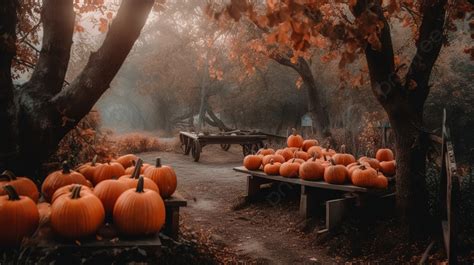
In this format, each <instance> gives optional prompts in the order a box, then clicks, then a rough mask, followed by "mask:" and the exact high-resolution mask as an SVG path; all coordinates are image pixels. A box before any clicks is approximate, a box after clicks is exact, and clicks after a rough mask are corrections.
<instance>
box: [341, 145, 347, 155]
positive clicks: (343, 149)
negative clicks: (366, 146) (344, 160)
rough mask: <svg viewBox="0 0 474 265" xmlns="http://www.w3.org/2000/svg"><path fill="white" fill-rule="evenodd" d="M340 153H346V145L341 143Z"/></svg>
mask: <svg viewBox="0 0 474 265" xmlns="http://www.w3.org/2000/svg"><path fill="white" fill-rule="evenodd" d="M341 153H343V154H345V153H346V145H345V144H343V145H341Z"/></svg>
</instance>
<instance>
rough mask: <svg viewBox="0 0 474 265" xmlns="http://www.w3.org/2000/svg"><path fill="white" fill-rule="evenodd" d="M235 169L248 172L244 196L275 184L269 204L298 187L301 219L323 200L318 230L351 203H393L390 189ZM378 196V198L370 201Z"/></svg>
mask: <svg viewBox="0 0 474 265" xmlns="http://www.w3.org/2000/svg"><path fill="white" fill-rule="evenodd" d="M234 171H237V172H241V173H245V174H246V175H247V199H248V200H250V201H252V200H254V199H255V198H256V197H258V195H259V193H260V190H261V185H263V184H267V183H277V184H278V185H279V186H278V192H274V193H270V194H269V195H268V196H267V197H266V198H265V199H266V200H267V201H268V202H269V203H271V204H274V203H278V202H279V199H280V197H281V196H284V195H282V194H281V193H282V189H283V188H290V189H291V188H294V187H298V186H299V187H298V188H300V189H301V195H300V209H299V212H300V215H301V216H302V217H304V218H307V217H311V216H313V215H314V214H315V212H316V211H315V210H316V207H317V206H318V205H319V204H320V203H324V205H325V207H326V229H323V230H320V231H319V233H323V232H327V231H330V230H332V229H333V228H335V227H336V226H338V225H339V224H340V223H341V221H342V220H343V219H344V217H346V215H347V213H348V212H349V210H350V209H351V208H352V207H354V205H363V204H365V202H367V201H377V203H382V204H385V203H387V202H389V203H392V202H393V199H394V197H395V193H393V190H392V189H387V190H378V189H367V188H363V187H358V186H354V185H350V184H346V185H334V184H329V183H326V182H324V181H307V180H302V179H299V178H285V177H283V176H271V175H267V174H265V173H264V172H262V171H253V170H248V169H246V168H245V167H235V168H234ZM393 180H394V178H389V183H393ZM374 198H377V200H373V199H374Z"/></svg>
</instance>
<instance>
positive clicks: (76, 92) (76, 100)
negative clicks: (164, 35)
mask: <svg viewBox="0 0 474 265" xmlns="http://www.w3.org/2000/svg"><path fill="white" fill-rule="evenodd" d="M153 3H154V1H153V0H124V1H123V2H122V4H121V6H120V8H119V10H118V13H117V16H116V18H115V19H114V20H113V22H112V25H111V27H110V29H109V31H108V33H107V36H106V37H105V40H104V42H103V44H102V46H101V47H100V48H99V50H98V51H97V52H93V53H92V54H91V56H90V57H89V61H88V63H87V65H86V66H85V68H84V69H83V71H82V72H81V73H80V74H79V76H78V77H77V78H76V79H75V80H74V81H73V82H72V83H71V85H70V86H68V87H67V88H64V89H63V90H62V91H61V92H60V93H58V94H57V95H56V96H55V97H54V98H53V99H52V100H51V103H52V104H53V105H54V106H55V108H56V110H57V111H58V112H59V114H60V115H61V116H63V117H64V116H65V117H67V118H69V119H72V120H73V122H72V123H70V124H68V125H67V126H66V128H65V130H67V129H68V128H71V127H73V126H74V125H75V124H76V123H77V122H79V120H80V119H81V118H82V117H84V115H86V114H87V112H88V111H89V110H90V109H91V108H92V107H93V105H94V104H95V103H96V102H97V100H98V99H99V98H100V96H101V95H102V94H103V93H104V92H105V91H106V90H107V89H108V88H109V86H110V82H111V81H112V79H113V78H114V76H115V75H116V74H117V72H118V71H119V69H120V67H121V65H122V64H123V62H124V61H125V58H126V57H127V55H128V54H129V52H130V50H131V49H132V47H133V44H134V43H135V41H136V40H137V38H138V37H139V35H140V31H141V29H142V28H143V26H144V25H145V22H146V19H147V17H148V14H149V13H150V10H151V8H152V7H153Z"/></svg>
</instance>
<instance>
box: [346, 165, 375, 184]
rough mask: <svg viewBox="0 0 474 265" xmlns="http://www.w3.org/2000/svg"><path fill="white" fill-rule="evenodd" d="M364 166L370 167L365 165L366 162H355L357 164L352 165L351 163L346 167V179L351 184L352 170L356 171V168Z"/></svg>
mask: <svg viewBox="0 0 474 265" xmlns="http://www.w3.org/2000/svg"><path fill="white" fill-rule="evenodd" d="M362 165H363V166H365V167H370V164H369V163H367V162H360V161H357V162H354V163H351V164H349V165H347V173H348V175H347V176H348V178H349V180H350V181H351V182H352V174H353V173H354V170H356V169H357V168H358V167H360V166H362Z"/></svg>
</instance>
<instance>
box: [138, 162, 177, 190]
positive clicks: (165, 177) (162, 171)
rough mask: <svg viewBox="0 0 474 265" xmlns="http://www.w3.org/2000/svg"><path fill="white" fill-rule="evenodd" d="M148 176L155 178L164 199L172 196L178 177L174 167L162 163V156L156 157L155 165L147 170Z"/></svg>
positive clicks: (146, 174)
mask: <svg viewBox="0 0 474 265" xmlns="http://www.w3.org/2000/svg"><path fill="white" fill-rule="evenodd" d="M144 176H145V177H146V178H149V179H151V180H153V181H154V182H155V183H156V185H158V188H159V189H160V195H161V197H163V198H164V199H166V198H169V197H171V195H173V193H174V192H175V190H176V186H177V185H178V183H177V177H176V173H175V172H174V170H173V168H171V167H170V166H165V165H161V158H159V157H158V158H157V159H156V164H155V166H152V167H149V168H148V169H147V170H146V171H145V175H144Z"/></svg>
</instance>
